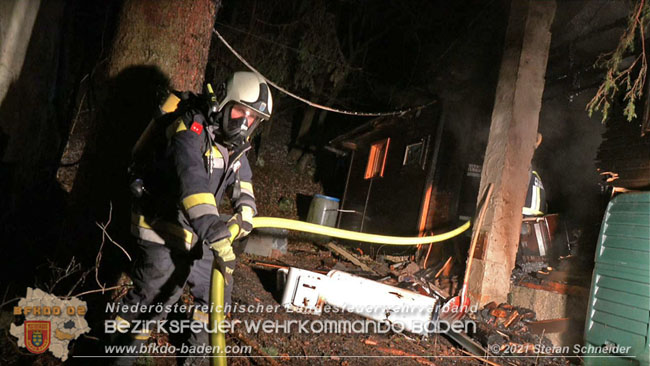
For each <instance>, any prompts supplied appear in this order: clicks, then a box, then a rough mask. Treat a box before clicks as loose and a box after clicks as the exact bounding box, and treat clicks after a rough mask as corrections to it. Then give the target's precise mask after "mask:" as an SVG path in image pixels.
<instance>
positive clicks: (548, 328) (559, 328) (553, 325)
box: [527, 318, 571, 334]
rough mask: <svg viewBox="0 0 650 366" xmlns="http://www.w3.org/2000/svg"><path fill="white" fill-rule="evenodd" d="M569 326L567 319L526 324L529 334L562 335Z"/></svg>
mask: <svg viewBox="0 0 650 366" xmlns="http://www.w3.org/2000/svg"><path fill="white" fill-rule="evenodd" d="M570 325H571V320H570V319H569V318H558V319H548V320H539V321H536V322H530V323H528V324H527V326H528V329H530V332H531V333H534V334H548V333H563V332H566V331H567V330H569V328H570Z"/></svg>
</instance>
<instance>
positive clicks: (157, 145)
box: [129, 71, 273, 198]
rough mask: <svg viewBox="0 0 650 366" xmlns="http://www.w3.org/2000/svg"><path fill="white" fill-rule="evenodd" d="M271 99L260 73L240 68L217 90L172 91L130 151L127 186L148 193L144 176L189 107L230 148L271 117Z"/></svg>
mask: <svg viewBox="0 0 650 366" xmlns="http://www.w3.org/2000/svg"><path fill="white" fill-rule="evenodd" d="M272 109H273V99H272V97H271V92H270V90H269V87H268V85H267V83H266V81H265V80H264V78H262V77H261V76H260V75H258V74H256V73H253V72H247V71H239V72H236V73H234V74H233V75H232V76H231V77H230V78H229V79H228V81H227V82H226V83H223V84H221V85H220V86H219V88H218V90H217V92H215V91H214V89H213V88H212V85H210V84H206V87H205V89H204V93H203V94H198V95H197V94H194V93H191V92H179V91H172V92H170V93H169V96H168V97H167V99H166V100H165V101H164V103H163V104H162V105H161V107H160V109H159V110H158V111H157V113H156V116H155V117H154V118H153V119H152V120H151V122H149V124H148V125H147V127H146V128H145V130H144V132H143V133H142V134H141V135H140V137H139V138H138V141H137V142H136V144H135V145H134V147H133V150H132V151H131V157H132V163H131V165H130V167H129V174H130V177H131V179H130V186H129V188H130V190H131V193H132V194H133V196H134V197H135V198H141V197H142V196H143V195H144V194H146V193H148V190H147V185H146V184H145V181H146V177H147V175H148V173H149V171H150V170H151V169H152V167H153V166H154V165H155V163H156V161H160V160H162V159H163V158H164V154H165V151H166V148H167V144H168V141H169V137H170V136H171V134H172V133H173V131H169V129H170V126H171V125H172V124H173V122H174V121H176V120H177V119H178V118H179V117H182V116H183V115H184V114H186V113H187V112H188V111H196V112H200V113H201V114H203V115H204V116H205V120H206V122H205V123H206V126H203V127H204V128H208V127H211V130H213V131H214V133H215V138H216V140H217V142H219V143H220V144H222V145H224V146H225V147H227V148H228V149H229V150H244V149H246V146H247V145H248V144H249V143H250V139H251V137H252V136H253V133H254V132H255V131H256V129H257V126H259V124H260V123H261V122H262V121H263V120H266V119H269V118H270V117H271V112H272Z"/></svg>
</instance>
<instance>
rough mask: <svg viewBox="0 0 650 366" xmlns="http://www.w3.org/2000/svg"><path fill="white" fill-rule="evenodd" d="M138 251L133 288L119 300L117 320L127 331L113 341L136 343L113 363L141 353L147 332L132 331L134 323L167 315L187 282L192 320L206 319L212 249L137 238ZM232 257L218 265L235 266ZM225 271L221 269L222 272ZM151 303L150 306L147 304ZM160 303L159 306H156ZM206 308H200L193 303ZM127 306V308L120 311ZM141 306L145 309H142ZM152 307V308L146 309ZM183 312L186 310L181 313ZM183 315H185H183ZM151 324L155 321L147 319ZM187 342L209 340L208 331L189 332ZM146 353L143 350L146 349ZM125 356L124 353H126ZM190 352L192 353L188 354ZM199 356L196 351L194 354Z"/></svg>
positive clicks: (228, 297) (228, 298) (123, 362)
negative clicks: (176, 245) (128, 328)
mask: <svg viewBox="0 0 650 366" xmlns="http://www.w3.org/2000/svg"><path fill="white" fill-rule="evenodd" d="M138 245H139V249H140V251H139V255H138V257H137V259H136V261H135V263H134V265H133V270H132V273H131V279H132V280H133V286H134V287H133V288H132V289H131V290H130V291H129V292H128V293H127V295H126V296H125V297H124V298H123V299H122V300H121V303H120V304H119V308H118V309H120V312H119V313H118V316H117V317H116V321H117V322H118V323H119V322H126V323H123V324H126V325H127V326H131V329H130V331H129V333H126V334H123V335H121V336H120V338H121V339H118V340H117V341H116V343H119V344H122V345H132V346H136V347H135V348H133V349H135V350H136V351H135V354H133V356H134V357H120V358H118V359H116V362H115V364H116V365H132V364H133V363H134V362H135V360H136V359H137V357H138V356H140V355H143V354H142V353H141V352H140V350H142V349H144V348H143V345H145V344H146V342H147V339H148V338H149V333H150V332H146V331H145V332H143V331H142V330H141V331H139V332H133V331H132V330H133V328H134V327H133V326H134V325H135V324H137V323H138V321H142V322H140V324H143V323H145V322H144V321H148V320H149V321H151V320H153V321H156V320H163V319H165V318H166V317H167V315H168V313H167V311H169V309H171V310H172V311H173V310H174V309H175V308H176V309H177V311H178V309H179V306H176V307H175V304H176V303H177V302H178V300H179V298H180V297H181V295H182V294H183V287H184V286H185V284H186V283H187V284H188V285H189V288H190V293H191V295H192V296H193V297H194V305H195V307H194V311H193V312H192V313H190V314H191V317H192V321H200V322H203V323H205V325H206V327H207V325H208V322H209V305H210V303H209V296H210V276H211V271H212V266H213V260H214V253H213V251H212V250H210V249H209V248H208V247H207V246H206V245H201V244H200V243H197V245H195V246H194V247H193V248H192V249H191V250H190V251H186V250H182V249H175V248H170V247H169V246H166V245H161V244H157V243H152V242H148V241H145V240H138ZM234 265H235V261H231V262H227V263H223V262H221V263H220V265H219V268H225V267H229V268H230V269H234ZM223 272H225V271H224V270H222V273H223ZM223 275H224V278H226V279H227V281H226V282H227V283H226V287H225V304H230V302H231V294H232V288H233V280H232V275H231V273H228V274H226V273H223ZM150 305H153V306H150ZM158 305H161V306H158ZM205 306H207V309H208V311H201V310H198V309H196V307H199V308H204V310H205ZM123 310H126V311H123ZM143 310H144V311H143ZM149 310H152V311H149ZM183 315H185V314H183ZM185 318H186V317H185ZM149 324H152V325H154V326H153V329H149V331H151V330H154V331H155V330H156V329H155V324H157V323H156V322H149ZM190 333H191V334H190V337H189V340H188V343H189V344H190V345H201V344H208V343H209V338H208V333H207V332H205V330H203V331H200V332H190ZM145 354H146V352H145ZM125 356H126V354H125ZM190 356H192V355H190ZM194 356H198V355H194Z"/></svg>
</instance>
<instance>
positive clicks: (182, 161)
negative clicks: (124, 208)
mask: <svg viewBox="0 0 650 366" xmlns="http://www.w3.org/2000/svg"><path fill="white" fill-rule="evenodd" d="M214 128H216V127H214V126H207V127H206V124H205V119H204V117H203V115H202V114H201V113H196V112H191V111H190V112H188V113H185V114H184V115H182V116H181V117H179V118H178V119H177V120H176V121H175V122H173V123H172V124H171V125H170V126H169V128H168V130H167V137H168V139H169V140H168V144H167V151H166V152H165V154H164V156H165V159H166V160H167V161H165V162H162V163H160V164H157V165H158V166H160V167H162V168H159V170H158V174H154V175H153V177H149V178H148V179H153V180H155V182H153V183H154V184H156V185H157V186H162V187H163V188H161V189H157V190H156V191H155V192H156V194H154V197H150V199H148V200H147V201H143V202H141V203H140V205H141V206H150V207H137V205H136V207H135V209H134V214H135V215H136V216H138V218H137V220H136V219H134V225H133V226H132V233H133V234H134V235H135V236H136V237H138V238H140V239H143V240H148V241H152V242H160V243H161V244H162V243H169V242H179V241H181V242H182V243H183V245H184V246H185V247H186V248H188V249H189V248H191V246H192V245H194V244H195V243H196V242H197V241H201V242H203V241H206V242H208V243H213V242H216V241H218V240H220V239H223V238H225V237H228V236H229V235H230V232H229V231H228V229H227V227H226V224H225V223H224V222H223V220H222V219H220V218H219V210H218V205H219V202H220V201H221V199H222V197H223V194H224V192H225V191H226V188H227V187H228V186H233V190H232V191H233V195H232V204H233V207H234V208H236V209H237V210H239V211H240V212H241V210H242V209H243V207H244V206H247V207H250V208H251V209H252V210H253V211H254V212H256V211H257V209H256V206H255V196H254V194H253V186H252V172H251V169H250V165H249V163H248V159H247V157H246V155H245V153H246V151H247V150H248V149H249V147H246V148H244V149H240V150H239V151H229V150H228V149H227V148H226V147H224V146H222V145H221V144H218V143H216V142H215V141H214V137H215V136H214ZM146 185H147V182H145V186H146ZM142 213H144V214H142ZM135 221H137V223H136V222H135ZM162 222H165V223H167V224H172V225H174V226H175V227H176V231H175V233H176V234H178V235H176V237H175V238H173V237H172V236H173V235H170V232H169V230H167V231H165V230H164V228H163V226H162V224H158V225H159V226H156V225H155V224H157V223H162ZM152 223H153V224H152ZM147 225H148V226H149V227H147ZM180 230H183V231H180ZM179 244H180V243H179Z"/></svg>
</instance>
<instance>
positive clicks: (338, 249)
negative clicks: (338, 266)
mask: <svg viewBox="0 0 650 366" xmlns="http://www.w3.org/2000/svg"><path fill="white" fill-rule="evenodd" d="M326 246H327V248H328V249H329V250H331V251H333V252H334V253H336V254H338V255H340V256H341V257H343V258H345V259H347V260H349V261H350V262H352V263H353V264H355V265H356V266H358V267H359V268H361V269H362V270H364V271H367V272H371V273H374V274H377V275H379V273H378V272H377V271H375V270H374V269H372V268H370V267H368V266H367V265H366V264H365V263H363V262H361V261H360V260H358V259H357V257H356V256H355V255H354V254H352V253H350V252H348V251H347V250H345V249H343V248H342V247H340V246H338V245H336V244H334V243H331V242H330V243H327V245H326Z"/></svg>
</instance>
